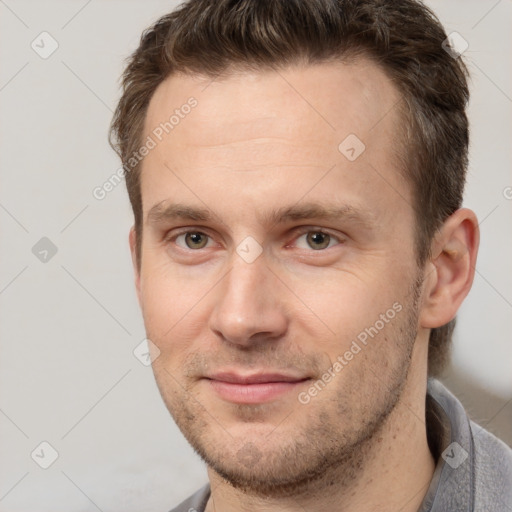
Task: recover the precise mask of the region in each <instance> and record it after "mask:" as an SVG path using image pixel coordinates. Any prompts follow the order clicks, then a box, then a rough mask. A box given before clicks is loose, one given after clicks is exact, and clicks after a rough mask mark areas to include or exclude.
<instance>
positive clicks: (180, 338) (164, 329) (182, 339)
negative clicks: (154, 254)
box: [141, 270, 209, 358]
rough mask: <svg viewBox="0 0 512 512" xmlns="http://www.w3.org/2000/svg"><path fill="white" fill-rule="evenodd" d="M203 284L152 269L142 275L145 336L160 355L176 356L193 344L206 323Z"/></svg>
mask: <svg viewBox="0 0 512 512" xmlns="http://www.w3.org/2000/svg"><path fill="white" fill-rule="evenodd" d="M208 288H209V287H208V285H207V283H205V282H204V281H203V282H197V281H194V282H190V280H187V279H184V278H183V276H181V277H180V276H179V275H171V274H170V273H169V272H158V271H157V270H153V271H151V272H147V273H146V274H143V279H142V280H141V298H142V311H143V316H144V324H145V327H146V333H147V336H148V338H149V339H150V340H151V341H153V343H155V344H156V345H157V346H158V348H159V349H160V351H161V355H163V356H165V357H168V356H170V355H172V356H173V358H174V357H177V354H178V353H181V352H183V351H185V350H186V349H187V347H191V346H193V341H194V340H195V339H197V338H198V337H199V336H200V334H201V331H202V330H203V329H204V328H205V325H207V312H206V311H205V305H206V303H207V301H205V300H204V294H205V293H206V290H207V289H208Z"/></svg>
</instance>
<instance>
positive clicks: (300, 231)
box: [164, 227, 344, 253]
mask: <svg viewBox="0 0 512 512" xmlns="http://www.w3.org/2000/svg"><path fill="white" fill-rule="evenodd" d="M189 233H199V234H201V235H205V236H207V237H208V238H210V239H212V237H211V236H210V235H208V233H205V232H204V231H200V230H191V229H186V230H183V231H180V232H178V233H174V234H173V235H172V236H166V237H165V240H164V241H165V242H173V243H176V239H177V238H178V237H180V236H182V235H187V234H189ZM308 233H321V234H323V235H328V236H329V237H331V239H334V240H336V241H337V242H338V244H342V243H343V242H344V239H342V238H341V237H340V236H338V235H335V234H333V233H331V232H329V231H326V230H324V229H320V228H318V229H315V228H313V229H311V228H310V227H308V228H303V229H300V228H298V229H297V231H296V232H295V233H294V235H295V238H294V240H296V239H298V238H300V237H301V236H304V235H307V234H308ZM178 247H179V248H180V249H181V250H184V251H190V252H199V251H201V250H202V249H206V248H207V247H203V248H201V249H190V248H189V247H186V248H185V247H181V246H179V245H178ZM286 247H288V245H287V246H286ZM332 247H333V246H331V247H329V246H328V247H326V248H324V249H317V250H315V249H310V251H311V252H316V253H321V252H325V251H326V250H327V249H331V248H332Z"/></svg>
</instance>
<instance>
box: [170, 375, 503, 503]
mask: <svg viewBox="0 0 512 512" xmlns="http://www.w3.org/2000/svg"><path fill="white" fill-rule="evenodd" d="M426 418H427V436H428V442H429V446H430V450H431V451H432V454H433V455H434V458H435V459H436V461H437V464H436V468H435V471H434V475H433V477H432V481H431V482H430V486H429V488H428V491H427V493H426V495H425V498H424V499H423V503H422V505H421V507H420V508H419V510H418V512H470V511H474V512H512V449H510V448H509V447H508V446H507V445H506V444H505V443H504V442H503V441H500V440H499V439H498V438H496V437H495V436H493V435H492V434H491V433H490V432H487V431H486V430H484V429H483V428H482V427H480V426H479V425H477V424H476V423H474V422H473V421H471V420H470V419H469V418H468V416H467V414H466V411H465V410H464V408H463V407H462V405H461V403H460V402H459V401H458V400H457V399H456V398H455V397H454V396H453V395H452V394H451V393H450V392H449V391H448V390H447V389H446V388H445V387H444V386H443V384H441V382H439V381H438V380H435V379H429V381H428V390H427V399H426ZM209 497H210V486H209V484H207V485H205V486H204V487H202V488H201V489H199V490H198V491H197V492H196V493H195V494H193V495H192V496H191V497H190V498H188V499H186V500H185V501H184V502H183V503H181V504H180V505H178V506H177V507H176V508H174V509H172V510H171V512H204V510H205V508H206V503H207V502H208V499H209Z"/></svg>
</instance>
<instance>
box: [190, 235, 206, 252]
mask: <svg viewBox="0 0 512 512" xmlns="http://www.w3.org/2000/svg"><path fill="white" fill-rule="evenodd" d="M185 241H186V243H187V246H188V247H189V248H190V249H202V248H203V247H204V246H205V245H206V237H205V235H204V234H203V233H199V232H197V233H187V234H186V235H185ZM189 242H192V246H191V244H190V243H189Z"/></svg>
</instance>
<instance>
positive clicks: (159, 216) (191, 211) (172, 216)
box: [147, 201, 374, 228]
mask: <svg viewBox="0 0 512 512" xmlns="http://www.w3.org/2000/svg"><path fill="white" fill-rule="evenodd" d="M258 219H259V220H260V222H261V223H262V224H263V225H267V226H272V225H274V224H284V223H286V222H291V221H298V220H307V219H319V220H331V221H334V220H349V221H352V222H355V223H358V224H361V225H362V226H363V227H368V228H370V227H371V226H372V225H373V224H374V214H373V213H372V212H370V211H369V210H363V209H360V208H357V207H355V206H352V205H326V204H319V203H303V204H300V205H297V204H296V205H292V206H283V207H281V208H277V209H274V210H272V211H271V212H269V213H267V214H264V215H259V216H258ZM175 220H183V221H192V222H211V221H213V220H218V217H217V216H216V215H214V214H213V213H212V212H211V210H210V209H208V208H202V207H194V206H189V205H185V204H181V203H171V204H166V201H162V202H161V203H157V204H156V205H154V206H153V207H152V208H151V209H150V210H149V212H148V215H147V223H148V224H162V223H165V222H170V221H175Z"/></svg>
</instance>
